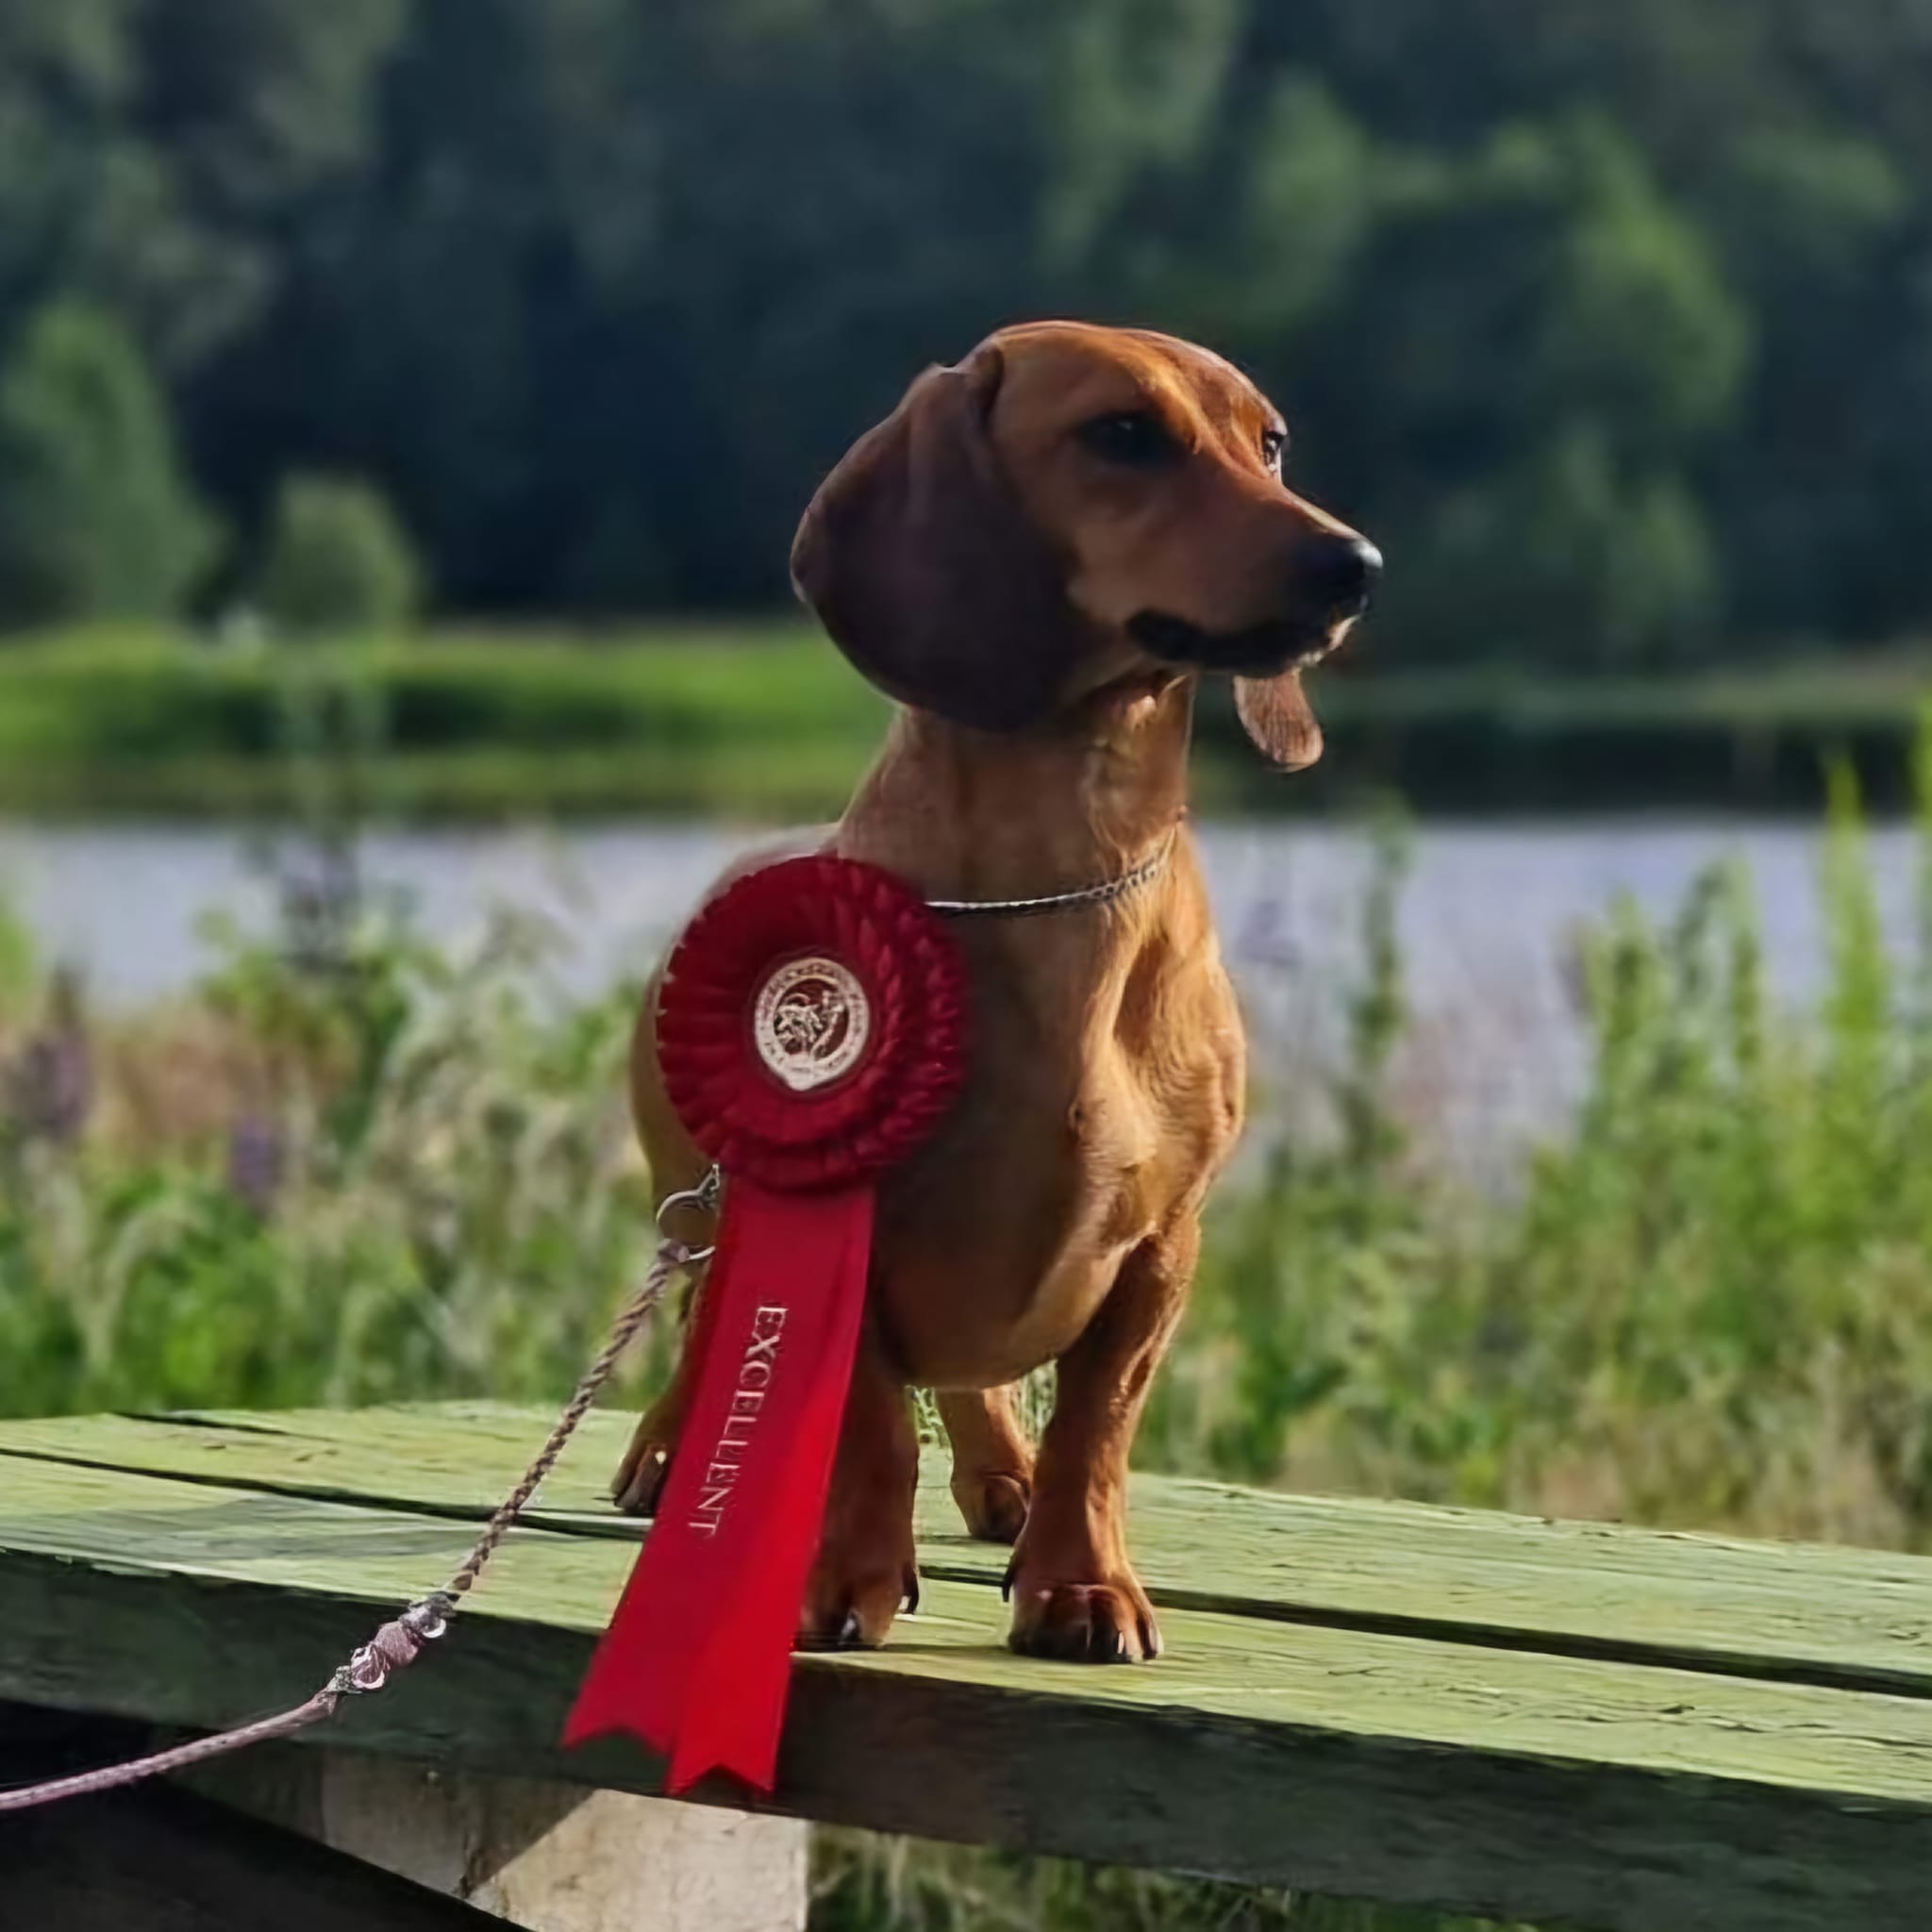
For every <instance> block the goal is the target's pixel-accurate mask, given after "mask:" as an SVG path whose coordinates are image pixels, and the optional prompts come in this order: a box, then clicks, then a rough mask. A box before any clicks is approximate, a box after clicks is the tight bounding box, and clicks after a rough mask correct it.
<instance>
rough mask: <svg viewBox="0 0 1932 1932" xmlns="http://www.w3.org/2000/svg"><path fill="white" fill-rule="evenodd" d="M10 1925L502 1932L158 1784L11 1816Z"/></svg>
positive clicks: (105, 1930)
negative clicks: (79, 1802)
mask: <svg viewBox="0 0 1932 1932" xmlns="http://www.w3.org/2000/svg"><path fill="white" fill-rule="evenodd" d="M0 1872H4V1874H5V1878H4V1881H0V1884H4V1890H0V1923H4V1924H7V1925H9V1926H20V1927H23V1928H25V1927H27V1926H35V1927H41V1926H44V1927H48V1928H55V1927H58V1932H236V1928H237V1927H240V1926H263V1925H273V1926H274V1927H275V1932H368V1928H369V1927H370V1926H381V1927H382V1928H383V1932H492V1928H494V1932H500V1928H501V1926H502V1924H503V1922H502V1921H501V1920H500V1919H495V1918H492V1917H491V1916H490V1915H489V1914H488V1913H485V1912H480V1911H477V1910H475V1909H474V1908H473V1907H469V1906H465V1905H458V1903H457V1902H456V1901H455V1900H454V1899H448V1898H442V1897H440V1896H439V1895H438V1894H437V1893H435V1892H433V1891H429V1890H425V1888H424V1887H422V1886H420V1885H411V1884H410V1883H409V1882H408V1880H407V1879H402V1878H395V1877H391V1875H390V1874H388V1873H387V1872H380V1871H377V1870H376V1868H375V1866H373V1865H365V1864H363V1863H362V1862H361V1861H360V1860H359V1859H357V1858H351V1857H346V1856H344V1855H343V1854H342V1853H341V1852H333V1851H330V1850H328V1849H327V1848H326V1847H325V1846H322V1845H316V1844H311V1843H310V1842H309V1841H308V1840H307V1839H304V1838H300V1837H298V1836H297V1835H296V1834H295V1833H293V1832H289V1831H282V1830H279V1829H277V1828H276V1827H275V1826H274V1825H270V1824H261V1823H259V1822H258V1820H255V1819H252V1818H243V1817H242V1816H241V1815H240V1814H239V1813H236V1812H234V1811H231V1810H229V1809H228V1808H227V1807H225V1806H221V1805H214V1804H210V1803H208V1801H207V1800H205V1799H200V1798H195V1797H192V1796H190V1795H189V1794H188V1793H187V1792H184V1791H172V1790H165V1789H163V1788H161V1787H158V1786H155V1787H150V1788H148V1789H146V1790H141V1791H124V1792H119V1793H116V1794H115V1795H114V1796H112V1797H104V1798H95V1799H91V1800H89V1801H87V1802H86V1803H84V1804H74V1805H63V1806H55V1807H51V1808H50V1809H48V1810H45V1811H29V1812H25V1813H24V1814H22V1815H20V1816H18V1817H8V1818H5V1819H0Z"/></svg>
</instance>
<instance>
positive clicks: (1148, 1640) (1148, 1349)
mask: <svg viewBox="0 0 1932 1932" xmlns="http://www.w3.org/2000/svg"><path fill="white" fill-rule="evenodd" d="M1200 1244H1201V1242H1200V1229H1199V1226H1198V1224H1196V1223H1195V1222H1194V1221H1193V1220H1192V1219H1190V1220H1189V1221H1188V1222H1187V1223H1186V1224H1183V1225H1181V1226H1178V1227H1175V1228H1174V1229H1171V1230H1169V1231H1168V1232H1166V1233H1164V1234H1162V1235H1160V1236H1158V1237H1156V1238H1155V1239H1154V1240H1152V1241H1147V1242H1144V1243H1143V1244H1142V1245H1141V1246H1140V1247H1138V1248H1136V1249H1135V1250H1134V1251H1133V1253H1132V1254H1130V1255H1129V1256H1128V1257H1127V1258H1126V1260H1125V1261H1124V1262H1123V1263H1122V1265H1121V1272H1120V1274H1119V1275H1118V1276H1117V1277H1116V1279H1115V1281H1114V1285H1113V1288H1112V1289H1111V1290H1110V1291H1109V1292H1108V1297H1107V1299H1106V1300H1105V1301H1104V1302H1102V1303H1101V1305H1100V1308H1099V1311H1098V1312H1097V1313H1096V1314H1095V1315H1094V1317H1093V1320H1092V1321H1091V1322H1090V1323H1089V1324H1088V1325H1087V1328H1086V1331H1085V1332H1084V1333H1083V1334H1082V1335H1081V1337H1080V1339H1079V1340H1078V1341H1076V1342H1074V1345H1073V1347H1071V1348H1070V1349H1069V1350H1068V1351H1067V1352H1066V1354H1065V1355H1063V1356H1062V1357H1060V1361H1059V1377H1058V1389H1057V1391H1056V1396H1055V1401H1054V1409H1053V1419H1052V1421H1051V1422H1049V1423H1048V1424H1047V1425H1046V1432H1045V1434H1044V1435H1043V1436H1042V1437H1041V1443H1040V1459H1039V1462H1038V1464H1037V1465H1036V1467H1035V1470H1034V1475H1033V1505H1032V1507H1031V1509H1030V1510H1029V1511H1028V1513H1027V1517H1026V1526H1025V1528H1024V1530H1023V1531H1022V1532H1021V1535H1020V1544H1019V1548H1018V1549H1017V1550H1016V1551H1015V1552H1014V1555H1013V1567H1012V1571H1011V1573H1010V1574H1011V1591H1012V1597H1013V1633H1012V1646H1013V1648H1014V1649H1015V1650H1017V1651H1020V1652H1021V1653H1023V1654H1024V1655H1025V1656H1028V1657H1063V1658H1068V1659H1071V1660H1073V1661H1075V1662H1090V1663H1137V1662H1139V1661H1140V1660H1141V1659H1142V1658H1143V1657H1158V1656H1159V1655H1160V1631H1159V1628H1158V1625H1157V1624H1156V1623H1155V1620H1154V1606H1153V1605H1152V1604H1151V1603H1150V1602H1149V1601H1148V1600H1147V1592H1146V1591H1144V1590H1142V1589H1141V1583H1140V1579H1139V1578H1138V1577H1137V1576H1136V1575H1135V1574H1134V1568H1133V1565H1132V1563H1130V1562H1129V1561H1128V1559H1127V1452H1128V1450H1129V1449H1130V1448H1131V1447H1132V1446H1133V1441H1134V1431H1135V1430H1136V1429H1137V1428H1138V1427H1139V1426H1140V1422H1141V1409H1142V1408H1143V1407H1145V1405H1146V1401H1147V1391H1148V1389H1149V1387H1150V1385H1151V1384H1152V1382H1153V1379H1154V1371H1155V1370H1156V1369H1157V1368H1158V1366H1159V1363H1160V1358H1161V1357H1162V1356H1163V1355H1165V1354H1166V1352H1167V1344H1168V1341H1169V1340H1170V1339H1171V1338H1172V1336H1173V1334H1174V1326H1175V1324H1176V1323H1177V1322H1178V1321H1179V1320H1180V1313H1181V1308H1182V1306H1183V1304H1184V1303H1185V1302H1186V1300H1187V1292H1188V1284H1189V1283H1190V1281H1191V1279H1192V1278H1193V1273H1194V1261H1195V1257H1196V1256H1197V1255H1198V1254H1199V1252H1200Z"/></svg>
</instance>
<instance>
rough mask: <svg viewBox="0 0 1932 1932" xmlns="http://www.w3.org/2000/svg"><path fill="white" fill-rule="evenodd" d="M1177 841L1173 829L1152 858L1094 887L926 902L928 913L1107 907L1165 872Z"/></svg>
mask: <svg viewBox="0 0 1932 1932" xmlns="http://www.w3.org/2000/svg"><path fill="white" fill-rule="evenodd" d="M1179 837H1180V827H1179V826H1178V825H1176V826H1175V827H1174V830H1173V831H1171V832H1170V833H1169V834H1168V835H1167V837H1166V838H1165V839H1164V840H1162V841H1161V843H1160V846H1159V848H1158V850H1157V851H1156V852H1155V853H1154V854H1153V856H1152V857H1151V858H1143V859H1142V860H1141V862H1140V864H1139V865H1137V866H1134V867H1133V868H1131V869H1130V870H1129V871H1127V872H1124V873H1122V874H1121V875H1120V876H1119V877H1118V878H1111V879H1103V880H1102V881H1101V882H1100V883H1099V884H1098V885H1094V886H1076V887H1075V888H1074V891H1071V892H1046V893H1043V894H1042V895H1041V897H1039V898H1037V899H928V900H927V901H926V902H925V903H926V907H927V909H928V910H930V911H933V912H937V913H939V914H940V915H941V917H943V918H946V919H965V918H971V917H974V916H975V915H977V916H981V917H993V918H1008V919H1024V918H1027V917H1029V916H1031V915H1032V914H1034V913H1037V912H1058V911H1062V910H1064V909H1066V908H1070V907H1074V906H1110V905H1112V903H1113V902H1114V901H1115V900H1116V899H1124V898H1125V897H1126V895H1127V894H1128V893H1129V892H1132V891H1139V889H1140V888H1141V887H1142V886H1144V885H1146V884H1148V883H1149V882H1150V881H1151V880H1153V879H1156V878H1158V876H1159V875H1160V874H1161V873H1162V872H1163V871H1165V869H1166V867H1167V861H1168V860H1169V859H1170V858H1173V857H1174V841H1175V840H1177V839H1178V838H1179Z"/></svg>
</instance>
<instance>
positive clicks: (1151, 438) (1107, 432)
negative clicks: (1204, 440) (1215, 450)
mask: <svg viewBox="0 0 1932 1932" xmlns="http://www.w3.org/2000/svg"><path fill="white" fill-rule="evenodd" d="M1076 434H1077V435H1078V436H1079V439H1080V441H1081V442H1082V444H1083V445H1084V446H1085V447H1086V448H1087V449H1088V450H1090V451H1091V453H1092V454H1093V455H1094V456H1097V457H1098V458H1100V459H1101V461H1102V462H1107V463H1119V464H1121V465H1123V466H1124V467H1125V468H1129V469H1136V470H1150V469H1153V468H1155V467H1157V466H1158V465H1159V464H1161V463H1167V462H1172V461H1173V460H1174V458H1175V457H1176V456H1178V455H1179V454H1180V450H1179V446H1178V445H1177V444H1176V443H1175V441H1174V438H1173V437H1172V436H1170V435H1169V434H1168V433H1167V425H1165V424H1164V423H1163V422H1161V420H1160V418H1159V417H1158V416H1157V415H1156V414H1155V413H1154V412H1153V410H1151V409H1118V410H1115V411H1114V412H1113V413H1112V414H1110V415H1107V416H1096V417H1094V419H1093V420H1092V422H1091V423H1083V424H1081V425H1080V427H1079V429H1078V431H1077V432H1076Z"/></svg>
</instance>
